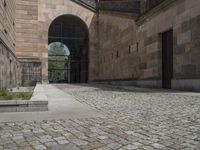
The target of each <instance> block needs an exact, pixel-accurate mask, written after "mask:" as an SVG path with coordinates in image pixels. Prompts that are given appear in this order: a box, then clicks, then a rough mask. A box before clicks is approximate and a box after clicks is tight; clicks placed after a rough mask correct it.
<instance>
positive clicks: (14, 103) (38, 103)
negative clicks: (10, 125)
mask: <svg viewBox="0 0 200 150" xmlns="http://www.w3.org/2000/svg"><path fill="white" fill-rule="evenodd" d="M47 105H48V101H29V100H5V101H0V107H5V106H27V107H29V106H30V107H32V106H38V107H40V106H47Z"/></svg>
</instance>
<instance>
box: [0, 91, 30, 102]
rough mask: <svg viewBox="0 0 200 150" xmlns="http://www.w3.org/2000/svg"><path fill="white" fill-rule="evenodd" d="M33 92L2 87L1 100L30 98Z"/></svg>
mask: <svg viewBox="0 0 200 150" xmlns="http://www.w3.org/2000/svg"><path fill="white" fill-rule="evenodd" d="M32 95H33V92H9V91H8V90H7V89H0V100H29V99H30V98H31V96H32Z"/></svg>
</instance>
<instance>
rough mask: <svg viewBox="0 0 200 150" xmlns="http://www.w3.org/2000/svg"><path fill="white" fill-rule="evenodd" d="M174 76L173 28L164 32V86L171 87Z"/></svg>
mask: <svg viewBox="0 0 200 150" xmlns="http://www.w3.org/2000/svg"><path fill="white" fill-rule="evenodd" d="M172 77H173V30H170V31H167V32H165V33H163V34H162V86H163V88H166V89H170V88H171V80H172Z"/></svg>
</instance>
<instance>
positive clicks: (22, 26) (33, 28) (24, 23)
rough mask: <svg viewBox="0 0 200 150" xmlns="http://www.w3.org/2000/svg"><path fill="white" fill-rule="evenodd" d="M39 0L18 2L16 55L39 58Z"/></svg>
mask: <svg viewBox="0 0 200 150" xmlns="http://www.w3.org/2000/svg"><path fill="white" fill-rule="evenodd" d="M38 34H39V33H38V0H17V1H16V55H17V57H33V58H36V57H39V52H38V51H39V50H38V43H39V41H38V38H39V37H38Z"/></svg>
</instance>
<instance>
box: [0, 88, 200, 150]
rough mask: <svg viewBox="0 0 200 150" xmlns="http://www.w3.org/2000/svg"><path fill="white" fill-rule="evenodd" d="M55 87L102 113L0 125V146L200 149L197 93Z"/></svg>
mask: <svg viewBox="0 0 200 150" xmlns="http://www.w3.org/2000/svg"><path fill="white" fill-rule="evenodd" d="M55 86H56V87H57V88H59V89H61V90H63V91H64V92H66V93H69V94H70V95H73V96H74V97H75V98H76V99H77V100H78V101H80V102H81V103H84V104H87V105H89V106H90V107H92V108H93V109H95V110H98V111H99V112H100V113H101V114H103V116H104V117H98V118H84V119H70V120H50V121H42V122H41V121H32V122H8V123H0V149H20V150H21V149H24V150H29V149H55V150H57V149H63V150H79V149H82V150H90V149H97V150H118V149H119V150H134V149H143V150H151V149H162V150H167V149H169V150H173V149H175V150H182V149H184V150H193V149H196V150H199V149H200V97H199V94H185V93H175V92H163V91H155V90H153V91H151V90H144V89H137V88H135V89H134V88H132V89H131V90H130V89H124V88H119V87H111V86H103V85H55Z"/></svg>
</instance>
